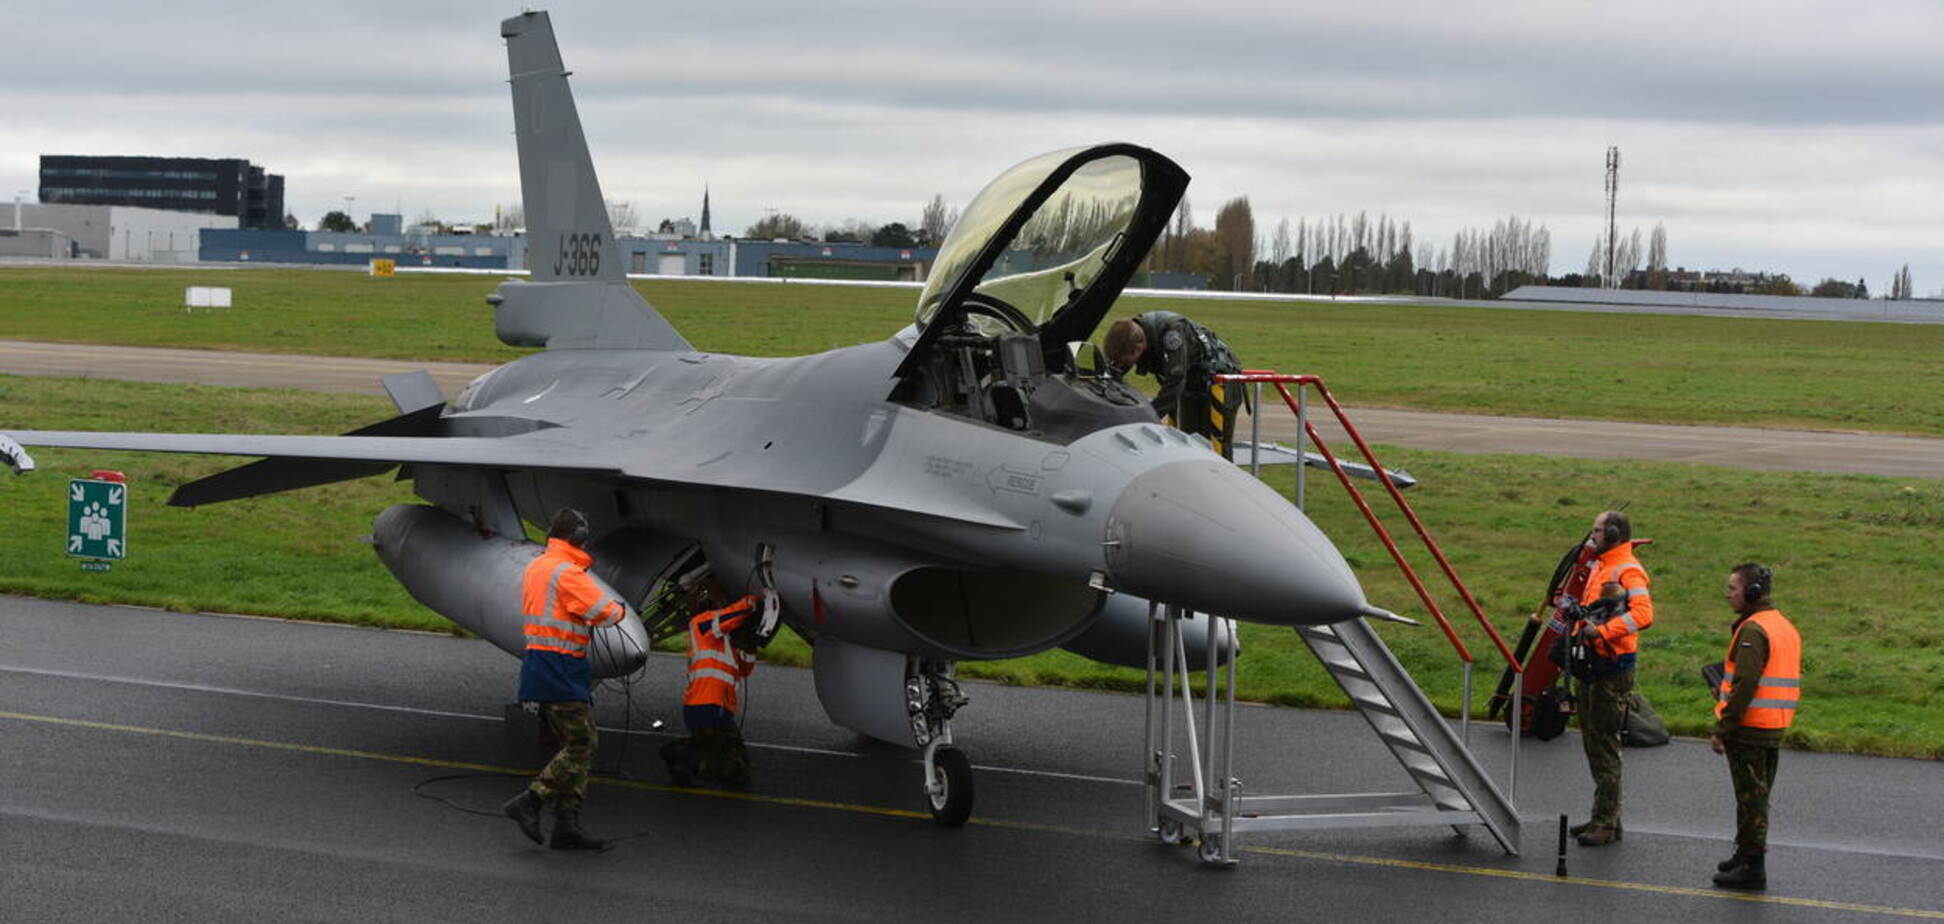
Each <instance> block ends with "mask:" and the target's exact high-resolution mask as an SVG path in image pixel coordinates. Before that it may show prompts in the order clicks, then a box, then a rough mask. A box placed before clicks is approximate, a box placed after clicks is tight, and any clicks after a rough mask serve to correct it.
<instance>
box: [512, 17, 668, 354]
mask: <svg viewBox="0 0 1944 924" xmlns="http://www.w3.org/2000/svg"><path fill="white" fill-rule="evenodd" d="M500 37H502V38H504V39H506V58H507V65H508V70H509V72H510V76H511V79H510V80H509V82H510V83H511V84H512V88H513V135H514V138H515V140H516V142H517V144H518V146H519V154H520V195H521V200H522V203H523V206H524V208H525V209H526V228H527V267H528V269H529V270H530V271H531V272H532V276H531V277H530V278H531V280H532V281H531V282H525V283H517V282H509V283H506V284H504V285H502V286H501V287H500V292H499V296H498V297H497V298H496V299H495V300H494V303H495V304H496V305H497V306H498V307H497V310H496V313H495V318H494V321H495V326H496V327H497V328H498V331H499V335H500V339H501V340H504V341H506V342H507V343H510V344H515V345H519V346H546V347H549V348H559V347H609V348H618V349H622V348H633V349H661V350H686V349H689V348H690V347H689V344H688V342H687V341H685V340H683V339H682V337H681V335H680V334H677V333H676V332H675V329H674V328H673V327H671V326H670V325H669V324H668V322H667V321H666V320H664V319H663V318H662V317H661V315H659V314H657V313H656V312H655V309H654V308H652V307H650V306H649V304H648V302H647V301H646V300H644V299H642V298H641V296H640V295H639V294H637V293H636V292H635V291H634V288H633V287H632V286H630V285H629V284H628V279H627V274H626V272H625V271H624V270H623V268H622V265H621V250H620V247H619V246H617V245H616V243H615V240H614V228H613V227H612V226H611V225H610V224H609V223H608V214H607V204H606V202H605V200H603V199H602V198H601V184H600V181H599V180H598V179H597V178H596V177H595V175H594V161H593V158H591V157H590V156H589V155H588V153H587V136H586V135H585V134H583V133H582V132H581V123H580V113H579V112H578V111H576V110H575V108H574V95H573V91H572V90H571V89H569V88H568V86H567V71H566V69H565V68H564V67H563V66H562V65H561V60H560V46H559V45H558V44H557V43H555V41H554V32H553V23H552V21H551V20H549V19H548V18H547V14H546V13H544V12H538V11H536V12H528V13H522V14H520V15H518V16H514V17H512V18H511V19H507V20H505V21H503V22H501V23H500Z"/></svg>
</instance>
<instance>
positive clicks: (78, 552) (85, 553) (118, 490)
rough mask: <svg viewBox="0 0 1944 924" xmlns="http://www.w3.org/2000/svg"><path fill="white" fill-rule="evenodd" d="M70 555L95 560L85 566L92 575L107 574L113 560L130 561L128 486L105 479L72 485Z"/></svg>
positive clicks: (75, 480) (74, 481) (80, 480)
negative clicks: (102, 572) (104, 572)
mask: <svg viewBox="0 0 1944 924" xmlns="http://www.w3.org/2000/svg"><path fill="white" fill-rule="evenodd" d="M97 474H106V473H97ZM67 553H68V554H69V555H71V556H73V557H75V558H86V559H92V560H93V561H89V562H83V563H82V565H81V567H83V568H87V569H88V570H92V571H106V570H108V562H109V561H110V560H113V561H119V560H121V559H123V558H127V557H128V485H127V484H125V483H123V482H120V481H111V480H108V479H103V478H73V479H70V480H69V481H68V535H67ZM91 565H92V566H94V567H90V566H91Z"/></svg>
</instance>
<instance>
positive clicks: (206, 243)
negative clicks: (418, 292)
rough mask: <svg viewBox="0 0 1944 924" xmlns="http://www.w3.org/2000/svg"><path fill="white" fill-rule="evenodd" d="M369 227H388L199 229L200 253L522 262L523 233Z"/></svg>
mask: <svg viewBox="0 0 1944 924" xmlns="http://www.w3.org/2000/svg"><path fill="white" fill-rule="evenodd" d="M381 217H385V218H392V219H396V217H397V216H378V215H374V216H372V227H373V228H374V229H380V228H382V229H384V230H387V231H391V232H392V233H389V234H385V233H376V232H375V231H374V232H371V233H365V232H356V231H345V232H337V231H257V230H249V229H237V230H210V231H204V232H203V233H202V249H201V259H203V260H205V261H215V262H226V263H227V262H244V263H318V264H326V265H328V264H352V265H359V266H362V265H364V264H366V263H369V262H370V261H372V260H374V259H387V260H395V261H397V263H398V265H399V266H401V267H407V266H446V267H454V266H456V267H464V268H469V269H507V268H509V267H521V266H525V265H526V238H523V237H499V236H494V235H485V234H425V233H418V232H406V233H401V232H399V231H398V230H397V223H396V222H395V221H393V222H380V221H379V220H378V219H379V218H381Z"/></svg>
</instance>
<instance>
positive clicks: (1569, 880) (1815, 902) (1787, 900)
mask: <svg viewBox="0 0 1944 924" xmlns="http://www.w3.org/2000/svg"><path fill="white" fill-rule="evenodd" d="M1240 849H1241V850H1242V851H1244V852H1247V853H1262V854H1269V855H1271V856H1279V857H1296V858H1299V859H1304V860H1322V861H1326V862H1334V863H1354V864H1356V865H1358V866H1385V867H1390V868H1393V869H1415V870H1428V871H1432V872H1440V873H1458V874H1461V875H1466V876H1484V877H1489V878H1493V879H1513V880H1519V881H1524V882H1545V883H1552V884H1555V885H1574V886H1587V887H1591V888H1599V889H1621V890H1625V891H1632V892H1651V893H1653V894H1656V895H1680V896H1685V897H1688V898H1715V899H1721V900H1724V901H1737V902H1753V903H1755V904H1761V905H1787V906H1790V907H1794V908H1815V909H1818V910H1822V911H1851V912H1856V913H1859V914H1883V915H1892V916H1895V917H1906V918H1923V919H1929V920H1944V911H1930V910H1926V909H1923V908H1895V907H1891V906H1888V905H1858V904H1851V903H1849V902H1832V901H1824V900H1822V899H1819V898H1791V897H1788V896H1782V895H1763V894H1760V893H1755V892H1735V891H1732V890H1729V889H1697V888H1690V887H1688V886H1671V885H1657V884H1654V883H1647V882H1626V881H1624V880H1619V879H1582V878H1579V877H1576V876H1548V875H1546V874H1544V873H1532V872H1526V871H1524V870H1516V869H1497V868H1494V867H1490V866H1459V865H1456V864H1451V863H1427V862H1423V861H1420V860H1399V859H1393V858H1390V857H1365V856H1356V855H1352V854H1343V853H1324V852H1320V851H1314V850H1286V849H1283V848H1279V847H1248V846H1244V847H1242V848H1240Z"/></svg>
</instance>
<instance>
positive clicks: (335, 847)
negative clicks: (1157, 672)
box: [0, 597, 1944, 922]
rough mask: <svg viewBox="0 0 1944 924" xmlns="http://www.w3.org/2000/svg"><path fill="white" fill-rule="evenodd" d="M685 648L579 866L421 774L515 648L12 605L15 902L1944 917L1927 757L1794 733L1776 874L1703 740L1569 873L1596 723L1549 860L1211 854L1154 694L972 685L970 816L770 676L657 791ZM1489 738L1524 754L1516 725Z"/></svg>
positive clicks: (1296, 734)
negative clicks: (1815, 750)
mask: <svg viewBox="0 0 1944 924" xmlns="http://www.w3.org/2000/svg"><path fill="white" fill-rule="evenodd" d="M680 670H681V665H680V662H679V661H678V660H677V659H674V658H670V657H656V658H653V659H651V664H650V666H649V668H648V670H647V674H646V676H645V678H643V679H642V680H641V681H640V682H638V683H637V684H636V685H635V686H634V688H633V691H632V695H631V696H627V695H623V694H622V693H621V692H619V691H616V690H604V691H603V692H602V693H601V694H600V696H599V700H600V702H599V711H598V714H599V717H600V720H601V723H602V725H603V733H602V735H603V740H602V745H601V758H600V766H601V767H602V768H603V771H604V774H605V775H604V776H603V778H602V780H601V782H599V783H598V784H597V785H596V786H595V787H594V790H593V793H592V795H591V797H590V804H589V807H588V823H589V825H590V827H592V828H594V829H595V830H596V831H597V833H601V834H605V835H608V836H617V835H624V836H627V837H628V839H627V840H624V841H623V842H622V843H621V844H620V845H619V846H618V847H617V848H616V849H615V850H614V851H612V852H610V853H607V854H604V855H600V856H567V855H562V854H556V853H552V852H549V851H545V850H542V849H539V848H536V847H534V846H532V845H531V844H529V843H528V842H526V841H525V840H524V839H522V838H521V837H520V836H519V835H518V833H517V832H516V831H515V830H514V828H513V826H512V824H511V823H510V822H508V821H506V820H504V819H502V818H499V817H496V816H492V815H490V814H489V815H484V816H482V815H474V814H467V813H466V812H464V811H461V810H459V809H457V808H454V807H453V806H452V805H448V804H446V803H442V802H439V801H435V800H433V799H429V798H421V797H420V796H418V795H414V793H413V788H414V786H415V785H420V784H426V785H425V786H424V787H423V789H424V791H425V792H426V793H428V794H430V795H434V796H438V797H440V798H443V799H446V800H450V802H451V803H456V804H457V805H458V806H460V807H463V808H470V809H474V810H483V811H487V812H490V811H491V810H492V808H493V807H494V806H495V805H496V804H497V803H498V802H499V801H501V800H503V799H504V798H506V797H507V796H509V795H511V794H512V793H513V792H514V791H516V790H517V788H518V786H519V785H520V783H519V781H518V779H517V776H516V774H518V773H520V772H522V771H524V770H526V769H528V768H529V767H530V766H531V764H530V763H528V762H526V759H516V758H515V757H514V756H511V755H510V754H509V750H508V748H507V746H506V743H505V741H504V740H503V724H502V722H501V721H500V719H499V715H500V709H501V704H502V703H504V702H505V700H506V699H507V698H509V696H510V693H511V690H512V687H513V684H514V679H515V674H516V672H517V668H516V665H515V662H514V661H513V659H511V658H509V657H507V656H506V655H504V654H502V653H500V652H499V651H497V650H495V649H492V648H490V647H489V646H487V645H486V644H485V643H483V642H479V641H476V640H465V639H458V638H454V637H450V636H443V635H435V634H426V633H410V632H395V631H381V630H368V629H353V628H344V627H337V626H328V625H318V624H308V623H294V622H284V621H279V620H268V619H256V618H245V617H224V616H207V615H184V614H175V613H166V612H161V611H156V610H147V609H136V608H125V607H103V606H87V605H80V604H72V603H60V602H50V601H41V600H33V599H25V598H14V597H0V742H5V746H4V747H0V892H3V893H4V895H5V898H4V899H0V917H5V918H6V919H8V920H20V921H90V922H93V921H136V920H140V921H172V920H183V921H191V920H193V921H203V920H239V919H246V918H256V917H265V918H274V919H277V920H293V921H313V920H315V921H325V920H330V921H341V920H360V921H392V920H399V921H404V920H410V921H461V920H463V921H468V922H473V921H533V920H560V919H567V918H572V919H577V920H604V919H607V918H609V917H610V916H614V917H617V918H623V919H629V920H637V919H662V920H673V919H683V920H698V921H716V920H724V921H726V920H736V921H742V922H746V921H749V920H764V921H768V920H897V921H911V920H945V921H971V920H978V921H994V920H1003V921H1010V920H1034V921H1039V920H1045V921H1062V922H1070V921H1074V920H1153V919H1159V918H1166V919H1178V918H1184V917H1190V916H1193V917H1196V918H1202V917H1207V918H1209V919H1212V920H1218V921H1230V920H1278V921H1287V920H1353V921H1364V920H1397V919H1403V918H1406V917H1411V918H1424V919H1434V920H1439V921H1487V920H1489V921H1507V920H1514V921H1516V920H1534V919H1539V918H1542V917H1556V916H1562V915H1565V916H1570V917H1573V918H1575V919H1578V918H1582V917H1596V916H1599V915H1610V916H1612V917H1614V918H1616V919H1628V920H1692V919H1696V918H1699V917H1701V916H1704V915H1708V916H1728V917H1731V918H1734V919H1759V920H1763V921H1812V920H1813V921H1828V920H1859V921H1861V920H1877V921H1880V920H1912V919H1932V920H1935V919H1944V842H1940V841H1939V839H1938V837H1937V834H1936V832H1937V831H1938V830H1939V828H1940V823H1941V822H1944V807H1940V805H1939V800H1938V798H1937V797H1938V794H1939V793H1940V792H1941V791H1944V789H1940V785H1941V784H1944V764H1939V763H1936V762H1925V761H1908V760H1890V759H1878V758H1864V757H1854V756H1841V755H1821V754H1807V753H1797V752H1789V753H1787V754H1785V755H1784V756H1783V758H1782V766H1781V774H1780V780H1779V783H1778V788H1777V796H1776V799H1777V802H1776V814H1775V821H1774V829H1773V835H1772V837H1773V842H1772V853H1771V858H1770V877H1771V883H1772V885H1771V892H1770V893H1769V894H1766V895H1759V896H1746V895H1738V894H1733V893H1724V892H1719V891H1717V890H1714V889H1713V888H1711V887H1710V886H1709V884H1708V876H1709V875H1710V874H1711V872H1712V867H1713V863H1714V861H1715V860H1717V859H1720V858H1721V857H1723V856H1726V855H1727V853H1729V852H1730V850H1731V847H1730V845H1729V844H1728V842H1727V835H1728V833H1729V831H1730V828H1731V823H1732V822H1731V817H1732V805H1731V803H1730V799H1729V793H1728V783H1727V779H1726V773H1725V772H1724V770H1723V769H1722V767H1721V765H1720V760H1719V758H1716V757H1714V756H1713V755H1712V754H1709V753H1708V751H1707V749H1706V747H1705V745H1704V744H1702V743H1700V742H1694V741H1677V742H1676V743H1674V744H1673V745H1671V746H1669V747H1665V748H1659V749H1653V750H1647V751H1630V752H1629V753H1628V761H1629V764H1628V810H1627V836H1626V840H1625V841H1623V842H1622V843H1621V844H1620V845H1618V846H1616V847H1612V848H1607V849H1604V850H1581V849H1577V848H1575V850H1574V852H1573V853H1572V854H1571V855H1570V857H1569V863H1570V874H1571V875H1570V876H1569V877H1568V878H1566V879H1563V880H1561V879H1556V878H1555V877H1554V876H1553V875H1552V874H1553V864H1554V859H1553V852H1552V830H1553V828H1552V825H1553V819H1554V818H1555V817H1556V816H1557V815H1558V814H1559V813H1561V812H1571V813H1573V815H1574V817H1575V818H1577V817H1579V812H1581V811H1582V810H1583V809H1584V806H1585V804H1586V802H1587V799H1588V794H1589V791H1590V788H1589V785H1588V783H1587V780H1586V778H1585V770H1584V765H1583V762H1582V759H1581V758H1580V756H1579V753H1578V747H1577V742H1576V741H1575V740H1573V739H1571V738H1568V739H1562V740H1558V741H1554V742H1551V743H1548V744H1536V745H1529V746H1528V747H1527V748H1526V749H1525V750H1524V754H1523V757H1522V762H1521V764H1520V767H1519V780H1520V786H1519V792H1518V797H1519V804H1520V807H1521V812H1522V814H1523V815H1524V817H1525V819H1526V825H1527V828H1526V830H1527V834H1526V838H1525V844H1524V847H1525V852H1524V855H1523V856H1520V857H1507V856H1505V855H1503V854H1502V853H1501V852H1500V851H1499V850H1498V849H1497V847H1496V845H1495V844H1493V843H1492V841H1491V838H1490V837H1488V836H1485V835H1483V834H1476V835H1474V836H1472V837H1469V838H1461V837H1457V836H1454V834H1453V833H1452V831H1451V830H1450V829H1448V828H1439V829H1383V830H1376V831H1366V832H1347V833H1309V834H1284V835H1275V836H1270V835H1264V836H1262V837H1259V838H1253V839H1250V840H1246V841H1244V842H1242V845H1241V846H1242V847H1243V848H1244V849H1243V850H1242V853H1241V856H1242V862H1241V865H1240V867H1239V868H1237V869H1235V870H1232V871H1228V872H1215V871H1211V870H1208V869H1204V868H1202V867H1200V866H1199V865H1198V864H1196V863H1195V862H1194V860H1193V859H1192V857H1191V856H1190V855H1189V853H1188V852H1187V851H1184V850H1182V849H1180V848H1170V847H1163V846H1161V845H1158V844H1155V843H1152V842H1150V841H1148V840H1147V839H1146V837H1145V836H1144V834H1143V831H1142V827H1141V822H1140V802H1139V800H1140V793H1141V789H1140V787H1139V786H1138V785H1137V783H1136V782H1135V781H1136V779H1137V772H1138V768H1139V766H1140V751H1141V747H1142V745H1141V714H1142V710H1141V705H1140V701H1139V700H1138V698H1135V697H1130V696H1123V695H1112V694H1100V693H1086V692H1075V691H1061V690H1039V689H1025V688H1014V687H1004V686H996V685H990V684H969V685H968V693H969V694H970V696H971V697H972V705H970V706H969V707H967V708H966V709H965V710H964V711H963V712H962V713H961V714H960V715H961V719H960V721H959V723H958V727H957V737H958V740H959V742H960V743H961V744H962V745H963V746H964V747H965V748H966V749H967V751H968V752H969V754H970V755H971V756H972V758H973V762H974V764H975V765H977V766H978V767H979V768H980V769H979V775H978V787H979V797H978V804H977V806H976V808H975V810H974V818H973V822H972V823H971V824H970V825H968V826H967V827H966V828H964V829H961V830H945V829H939V828H936V827H935V826H934V825H932V824H931V822H930V821H929V819H927V818H925V817H923V814H922V809H921V806H920V800H919V795H918V789H917V787H918V773H917V770H916V767H915V765H914V764H913V763H912V762H911V761H910V759H909V757H908V755H906V754H905V753H904V752H901V751H897V750H894V749H890V748H886V747H883V746H879V745H873V744H869V743H865V742H862V741H860V740H859V739H857V738H856V737H855V736H853V735H851V734H849V733H847V732H844V731H842V730H839V729H835V728H833V727H831V726H830V725H829V724H828V723H827V722H826V721H825V720H824V718H823V716H822V714H821V710H820V708H819V707H818V706H817V704H816V701H815V697H814V693H813V692H812V687H811V682H810V677H809V674H808V673H807V672H805V671H801V670H793V669H782V668H775V667H764V668H761V669H759V670H758V672H757V674H756V676H755V677H754V678H753V680H752V683H751V687H750V690H749V712H750V716H749V719H748V724H747V726H746V729H745V731H746V733H747V735H748V736H749V738H750V740H751V741H752V742H753V743H754V744H755V746H756V747H755V757H756V760H757V762H758V771H757V781H756V783H755V785H754V787H753V788H752V790H751V791H750V792H748V793H746V794H738V793H726V792H717V791H705V790H677V789H674V788H672V787H669V786H667V785H665V779H664V775H663V773H662V770H661V768H660V767H659V762H658V761H657V760H656V759H655V758H654V748H655V746H656V745H658V744H659V743H660V742H661V741H662V740H666V739H665V737H664V733H652V732H647V731H644V729H645V728H646V727H647V725H648V723H649V722H650V721H651V720H652V719H654V718H656V717H660V718H663V719H671V718H673V717H674V716H675V715H676V714H677V697H678V693H679V691H678V684H679V679H678V678H679V674H680ZM1697 700H1699V697H1698V696H1697ZM1660 707H1661V709H1662V710H1663V711H1667V710H1669V709H1679V708H1690V707H1692V708H1701V707H1700V706H1695V705H1694V704H1675V703H1662V704H1660ZM1239 725H1240V727H1241V728H1242V729H1243V735H1242V737H1241V739H1240V740H1239V741H1238V770H1239V774H1240V775H1241V776H1242V779H1243V783H1244V786H1245V788H1246V789H1247V790H1248V791H1250V792H1258V793H1261V792H1276V791H1283V792H1331V791H1369V790H1371V789H1373V788H1379V789H1386V788H1401V787H1402V786H1404V785H1405V782H1404V781H1405V778H1404V776H1403V774H1402V773H1401V772H1400V771H1398V770H1396V769H1395V768H1394V765H1392V764H1390V762H1389V761H1390V759H1389V757H1388V755H1387V754H1385V753H1384V752H1383V751H1382V749H1381V747H1380V746H1379V745H1377V743H1376V742H1375V741H1374V740H1373V739H1372V738H1371V737H1370V734H1369V731H1368V728H1367V727H1366V726H1365V725H1364V723H1363V721H1362V719H1361V718H1359V717H1357V716H1355V715H1351V714H1344V713H1332V712H1312V711H1301V710H1289V709H1272V708H1251V709H1247V710H1244V712H1243V713H1242V715H1241V717H1240V719H1239ZM1473 738H1474V743H1475V744H1476V745H1477V746H1478V749H1479V751H1480V757H1481V760H1482V761H1483V762H1484V764H1485V765H1486V766H1487V767H1489V768H1494V770H1495V771H1496V772H1498V773H1499V774H1500V778H1501V779H1503V771H1504V768H1505V766H1506V755H1505V752H1504V747H1505V745H1506V743H1507V736H1506V735H1505V733H1504V732H1503V731H1502V730H1499V729H1497V728H1491V727H1481V726H1475V727H1474V728H1473ZM455 775H456V776H458V778H456V779H451V780H447V781H442V782H431V783H429V784H428V783H426V781H428V780H432V779H433V778H435V777H443V776H455Z"/></svg>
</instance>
